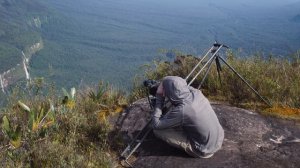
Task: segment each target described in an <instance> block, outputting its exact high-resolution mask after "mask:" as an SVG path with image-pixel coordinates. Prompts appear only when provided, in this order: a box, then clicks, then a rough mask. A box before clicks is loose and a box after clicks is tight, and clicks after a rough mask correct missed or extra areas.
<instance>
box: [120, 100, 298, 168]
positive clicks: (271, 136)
mask: <svg viewBox="0 0 300 168" xmlns="http://www.w3.org/2000/svg"><path fill="white" fill-rule="evenodd" d="M212 106H213V109H214V110H215V112H216V114H217V116H218V118H219V120H220V123H221V125H222V126H223V128H224V130H225V139H224V143H223V146H222V149H221V150H220V151H218V152H217V153H215V155H214V156H213V157H212V158H209V159H200V158H192V157H190V156H188V155H187V154H185V153H184V152H183V151H181V150H179V149H176V148H173V147H171V146H169V145H168V144H166V143H165V142H163V141H161V140H159V139H157V138H156V137H155V136H154V135H153V133H150V134H149V135H148V136H147V138H146V140H145V141H144V142H143V143H142V145H141V146H140V147H139V148H138V150H137V151H136V153H135V154H134V156H133V157H132V158H133V159H131V162H132V164H133V166H134V167H137V168H152V167H155V168H160V167H161V168H184V167H186V168H199V167H210V168H212V167H228V168H229V167H230V168H232V167H243V168H244V167H251V168H252V167H273V168H277V167H278V168H281V167H282V168H283V167H284V168H286V167H291V168H294V167H295V168H296V167H298V168H299V167H300V143H299V142H300V140H299V138H300V123H297V122H296V121H288V120H281V119H276V118H268V117H264V116H261V115H259V114H258V113H255V112H252V111H249V110H245V109H241V108H236V107H231V106H228V105H224V104H218V103H212ZM150 114H151V109H150V106H149V103H148V101H147V99H141V100H139V101H137V102H135V103H133V104H132V105H131V106H130V107H129V108H128V109H127V110H126V111H125V112H124V113H122V114H121V115H120V116H119V118H118V119H117V121H115V122H116V125H117V126H118V127H119V129H120V131H121V132H122V133H123V134H124V140H125V141H126V142H128V143H129V142H130V140H131V139H132V138H133V137H134V136H135V135H136V134H137V133H138V132H139V131H141V130H142V128H143V127H144V126H145V125H146V124H147V122H148V121H149V119H150Z"/></svg>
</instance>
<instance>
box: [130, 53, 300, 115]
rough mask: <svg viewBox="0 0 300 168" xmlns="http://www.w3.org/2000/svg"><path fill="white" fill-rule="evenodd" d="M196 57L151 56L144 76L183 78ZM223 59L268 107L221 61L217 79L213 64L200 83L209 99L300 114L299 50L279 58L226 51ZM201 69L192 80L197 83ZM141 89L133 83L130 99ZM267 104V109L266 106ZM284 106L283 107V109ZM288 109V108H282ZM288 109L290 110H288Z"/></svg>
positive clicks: (271, 111) (135, 96)
mask: <svg viewBox="0 0 300 168" xmlns="http://www.w3.org/2000/svg"><path fill="white" fill-rule="evenodd" d="M199 60H200V59H199V58H195V57H193V56H177V57H176V59H175V60H174V62H165V61H160V60H155V61H154V62H153V64H148V65H145V66H144V69H145V71H146V72H145V77H143V78H149V79H157V80H160V79H162V78H163V77H164V76H167V75H176V76H181V77H183V78H185V77H186V76H187V75H188V73H189V72H190V71H191V70H192V68H193V67H194V66H195V65H196V64H197V63H198V61H199ZM227 62H228V63H229V64H230V65H231V66H233V67H234V68H235V69H236V70H237V71H238V72H239V73H240V74H241V75H242V76H243V77H245V78H246V79H247V80H248V81H249V83H250V84H251V85H252V86H253V87H254V88H255V89H256V90H257V91H258V92H259V93H260V94H261V95H262V96H264V97H265V98H267V99H268V100H269V101H270V102H271V103H272V105H273V107H272V108H268V107H267V106H266V105H265V104H264V102H262V101H261V100H260V99H259V98H258V97H257V96H256V95H255V94H254V93H253V91H251V90H250V89H249V88H248V86H247V85H245V84H244V83H243V82H242V80H240V79H239V78H238V76H237V75H235V74H234V73H233V72H232V71H231V70H230V69H229V68H227V66H225V65H222V71H221V74H220V76H221V81H220V80H219V77H218V73H217V70H216V66H215V64H214V65H213V67H212V68H211V71H210V73H209V75H208V77H207V79H206V81H205V82H204V84H203V85H202V88H201V90H202V92H203V93H204V94H205V95H206V96H208V97H209V98H210V99H211V100H215V101H226V102H229V103H230V104H233V105H236V106H242V107H246V108H251V109H260V110H262V109H265V110H264V112H263V113H264V114H269V115H270V114H272V115H275V116H279V117H283V118H300V113H299V110H298V109H299V108H300V97H299V95H300V85H299V83H300V74H299V72H300V51H299V52H297V53H295V54H293V55H290V56H287V57H284V58H281V57H274V56H272V55H269V56H267V57H265V56H263V55H262V54H259V53H258V54H255V55H252V56H249V57H245V56H243V57H241V56H239V53H234V52H228V53H227ZM203 76H204V73H202V74H201V75H200V76H199V77H198V78H197V79H196V80H195V82H194V83H193V84H192V86H194V87H196V88H197V87H198V85H199V84H200V82H201V79H202V78H203ZM143 93H144V92H143V89H142V87H140V86H139V85H137V86H135V90H134V91H133V93H132V97H133V99H136V98H139V97H141V96H144V94H143ZM266 108H268V109H266ZM283 109H285V110H283ZM283 111H289V112H286V113H285V112H283ZM291 111H292V112H291Z"/></svg>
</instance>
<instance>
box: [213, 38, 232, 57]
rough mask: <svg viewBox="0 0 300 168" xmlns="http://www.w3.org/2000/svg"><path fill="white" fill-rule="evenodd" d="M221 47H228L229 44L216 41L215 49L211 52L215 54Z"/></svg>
mask: <svg viewBox="0 0 300 168" xmlns="http://www.w3.org/2000/svg"><path fill="white" fill-rule="evenodd" d="M220 47H224V48H226V49H228V48H229V47H228V46H227V45H224V44H221V43H219V42H217V41H215V43H214V44H213V49H212V50H211V51H210V53H212V54H214V53H215V52H216V51H217V50H218V48H220Z"/></svg>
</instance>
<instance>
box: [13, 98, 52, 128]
mask: <svg viewBox="0 0 300 168" xmlns="http://www.w3.org/2000/svg"><path fill="white" fill-rule="evenodd" d="M18 105H19V106H20V107H21V108H22V109H23V110H24V111H25V112H27V113H29V118H28V126H29V130H30V131H32V132H36V131H38V130H39V129H40V128H42V127H44V128H46V127H48V126H49V125H51V124H52V123H53V122H54V107H53V105H52V104H51V103H42V104H41V105H40V106H39V107H38V108H37V109H30V108H29V107H28V106H27V105H25V104H24V103H22V102H21V101H19V102H18Z"/></svg>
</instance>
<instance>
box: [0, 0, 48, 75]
mask: <svg viewBox="0 0 300 168" xmlns="http://www.w3.org/2000/svg"><path fill="white" fill-rule="evenodd" d="M46 11H47V10H46V8H45V7H44V6H43V5H41V4H40V3H39V2H38V1H36V0H22V1H17V0H0V62H1V64H0V72H3V71H6V70H8V69H10V68H12V67H14V66H15V65H16V64H17V63H19V62H20V61H21V56H22V54H21V52H22V51H23V50H26V49H28V48H29V47H30V46H31V45H33V44H34V43H37V42H38V41H40V39H41V35H40V27H41V24H42V21H43V19H45V18H44V16H46V14H47V13H46Z"/></svg>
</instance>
